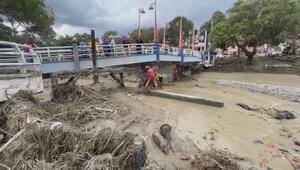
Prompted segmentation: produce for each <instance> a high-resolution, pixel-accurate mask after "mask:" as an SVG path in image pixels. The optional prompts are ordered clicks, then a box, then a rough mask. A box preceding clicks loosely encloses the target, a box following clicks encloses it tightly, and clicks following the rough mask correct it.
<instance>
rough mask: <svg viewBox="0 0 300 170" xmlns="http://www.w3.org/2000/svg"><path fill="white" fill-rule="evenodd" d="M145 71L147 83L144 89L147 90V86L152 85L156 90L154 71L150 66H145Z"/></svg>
mask: <svg viewBox="0 0 300 170" xmlns="http://www.w3.org/2000/svg"><path fill="white" fill-rule="evenodd" d="M145 68H146V71H147V82H146V86H145V87H146V88H148V86H149V84H153V85H154V86H155V87H156V88H157V82H156V76H155V71H154V69H153V68H151V67H150V66H146V67H145Z"/></svg>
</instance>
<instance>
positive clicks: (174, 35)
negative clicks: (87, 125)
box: [166, 16, 194, 46]
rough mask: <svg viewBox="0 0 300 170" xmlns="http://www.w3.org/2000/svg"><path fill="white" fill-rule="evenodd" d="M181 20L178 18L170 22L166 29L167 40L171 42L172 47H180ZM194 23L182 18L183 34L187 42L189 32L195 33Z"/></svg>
mask: <svg viewBox="0 0 300 170" xmlns="http://www.w3.org/2000/svg"><path fill="white" fill-rule="evenodd" d="M180 19H181V17H180V16H178V17H176V18H174V19H173V20H172V21H171V22H169V24H168V26H167V29H166V39H167V40H168V41H169V42H170V45H171V46H178V44H179V31H180ZM193 28H194V23H193V22H192V21H191V20H189V19H188V18H186V17H184V16H183V17H182V32H183V38H184V39H185V40H187V39H188V37H189V32H191V31H193Z"/></svg>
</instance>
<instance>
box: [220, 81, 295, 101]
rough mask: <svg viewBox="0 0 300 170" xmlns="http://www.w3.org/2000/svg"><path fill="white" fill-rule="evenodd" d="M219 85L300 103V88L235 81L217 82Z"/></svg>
mask: <svg viewBox="0 0 300 170" xmlns="http://www.w3.org/2000/svg"><path fill="white" fill-rule="evenodd" d="M215 82H216V83H217V84H218V85H222V86H227V87H233V88H241V89H246V90H249V91H252V92H258V93H263V94H268V95H272V96H278V97H280V98H282V99H285V100H289V101H292V102H300V88H299V87H293V86H283V85H270V84H258V83H249V82H240V81H233V80H219V81H215Z"/></svg>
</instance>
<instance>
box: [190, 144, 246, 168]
mask: <svg viewBox="0 0 300 170" xmlns="http://www.w3.org/2000/svg"><path fill="white" fill-rule="evenodd" d="M241 159H243V158H240V157H238V156H236V155H234V154H231V153H230V152H228V151H224V150H216V149H211V150H209V151H202V152H200V153H199V154H197V155H196V156H195V157H193V159H192V166H193V167H194V168H196V169H198V170H225V169H226V170H227V169H228V170H229V169H230V170H240V169H241V168H240V166H239V165H238V164H237V163H236V161H237V160H241Z"/></svg>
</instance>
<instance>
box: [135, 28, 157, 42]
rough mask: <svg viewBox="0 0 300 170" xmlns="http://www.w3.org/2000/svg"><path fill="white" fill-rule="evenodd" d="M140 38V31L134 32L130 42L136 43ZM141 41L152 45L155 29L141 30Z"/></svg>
mask: <svg viewBox="0 0 300 170" xmlns="http://www.w3.org/2000/svg"><path fill="white" fill-rule="evenodd" d="M137 38H138V30H137V29H136V30H133V31H132V32H131V33H130V41H131V42H132V43H135V42H136V40H137ZM141 39H142V40H143V41H144V42H145V43H151V42H153V27H149V28H142V29H141Z"/></svg>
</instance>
